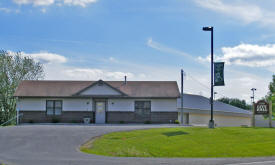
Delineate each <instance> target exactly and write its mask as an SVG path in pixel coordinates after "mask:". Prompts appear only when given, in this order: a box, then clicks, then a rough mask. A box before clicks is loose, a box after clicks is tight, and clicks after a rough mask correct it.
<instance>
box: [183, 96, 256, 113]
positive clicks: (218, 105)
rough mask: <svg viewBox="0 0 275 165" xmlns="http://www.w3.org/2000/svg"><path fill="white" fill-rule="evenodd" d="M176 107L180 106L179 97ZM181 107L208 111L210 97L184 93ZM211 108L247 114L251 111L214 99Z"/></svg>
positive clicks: (218, 110)
mask: <svg viewBox="0 0 275 165" xmlns="http://www.w3.org/2000/svg"><path fill="white" fill-rule="evenodd" d="M178 107H180V99H179V100H178ZM183 107H184V108H185V109H191V110H194V109H196V110H201V111H210V109H211V107H210V99H209V98H206V97H204V96H200V95H192V94H184V95H183ZM213 110H214V111H217V112H225V113H236V114H247V115H251V114H252V113H251V112H250V111H248V110H244V109H241V108H238V107H235V106H232V105H229V104H226V103H223V102H220V101H214V104H213Z"/></svg>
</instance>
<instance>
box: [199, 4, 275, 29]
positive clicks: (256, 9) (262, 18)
mask: <svg viewBox="0 0 275 165" xmlns="http://www.w3.org/2000/svg"><path fill="white" fill-rule="evenodd" d="M195 2H196V3H197V4H198V5H199V6H201V7H203V8H206V9H209V10H212V11H215V12H218V13H222V14H224V15H227V16H230V17H232V18H235V19H238V20H240V21H242V22H244V23H253V22H258V23H261V24H262V25H270V24H272V25H275V22H274V21H275V12H274V11H271V10H268V9H267V8H264V7H261V6H259V5H256V4H252V3H251V2H250V1H249V3H247V2H246V3H242V2H240V1H238V3H234V2H233V1H227V3H224V1H223V0H195ZM229 2H230V3H229Z"/></svg>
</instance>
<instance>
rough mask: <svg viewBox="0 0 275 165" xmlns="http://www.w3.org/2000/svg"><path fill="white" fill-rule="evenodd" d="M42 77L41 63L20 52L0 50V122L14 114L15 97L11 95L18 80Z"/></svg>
mask: <svg viewBox="0 0 275 165" xmlns="http://www.w3.org/2000/svg"><path fill="white" fill-rule="evenodd" d="M43 78H44V71H43V66H42V64H41V63H39V62H36V61H34V60H33V59H32V58H30V57H25V56H23V55H22V54H21V53H20V52H18V53H15V54H10V53H8V52H7V51H0V124H1V123H4V122H5V121H7V120H9V119H11V118H12V117H14V116H16V98H15V97H13V95H14V92H15V90H16V88H17V87H18V85H19V83H20V81H22V80H38V79H43ZM13 122H14V121H13Z"/></svg>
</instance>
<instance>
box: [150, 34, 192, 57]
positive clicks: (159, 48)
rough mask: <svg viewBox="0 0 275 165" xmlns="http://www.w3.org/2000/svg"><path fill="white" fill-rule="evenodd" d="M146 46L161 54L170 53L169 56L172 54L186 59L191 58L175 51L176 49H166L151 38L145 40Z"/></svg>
mask: <svg viewBox="0 0 275 165" xmlns="http://www.w3.org/2000/svg"><path fill="white" fill-rule="evenodd" d="M147 46H149V47H151V48H153V49H156V50H158V51H161V52H166V53H170V54H174V55H179V56H185V57H188V58H193V57H192V56H190V55H189V54H187V53H185V52H183V51H180V50H177V49H174V48H170V47H167V46H165V45H162V44H160V43H158V42H156V41H153V39H152V38H149V39H148V40H147Z"/></svg>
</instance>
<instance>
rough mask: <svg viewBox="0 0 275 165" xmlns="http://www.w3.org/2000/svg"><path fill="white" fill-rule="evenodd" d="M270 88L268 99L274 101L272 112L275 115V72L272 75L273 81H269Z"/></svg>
mask: <svg viewBox="0 0 275 165" xmlns="http://www.w3.org/2000/svg"><path fill="white" fill-rule="evenodd" d="M268 89H269V91H268V93H267V96H266V101H270V100H271V101H272V114H273V116H275V74H274V75H273V76H272V81H271V82H270V83H269V85H268Z"/></svg>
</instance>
